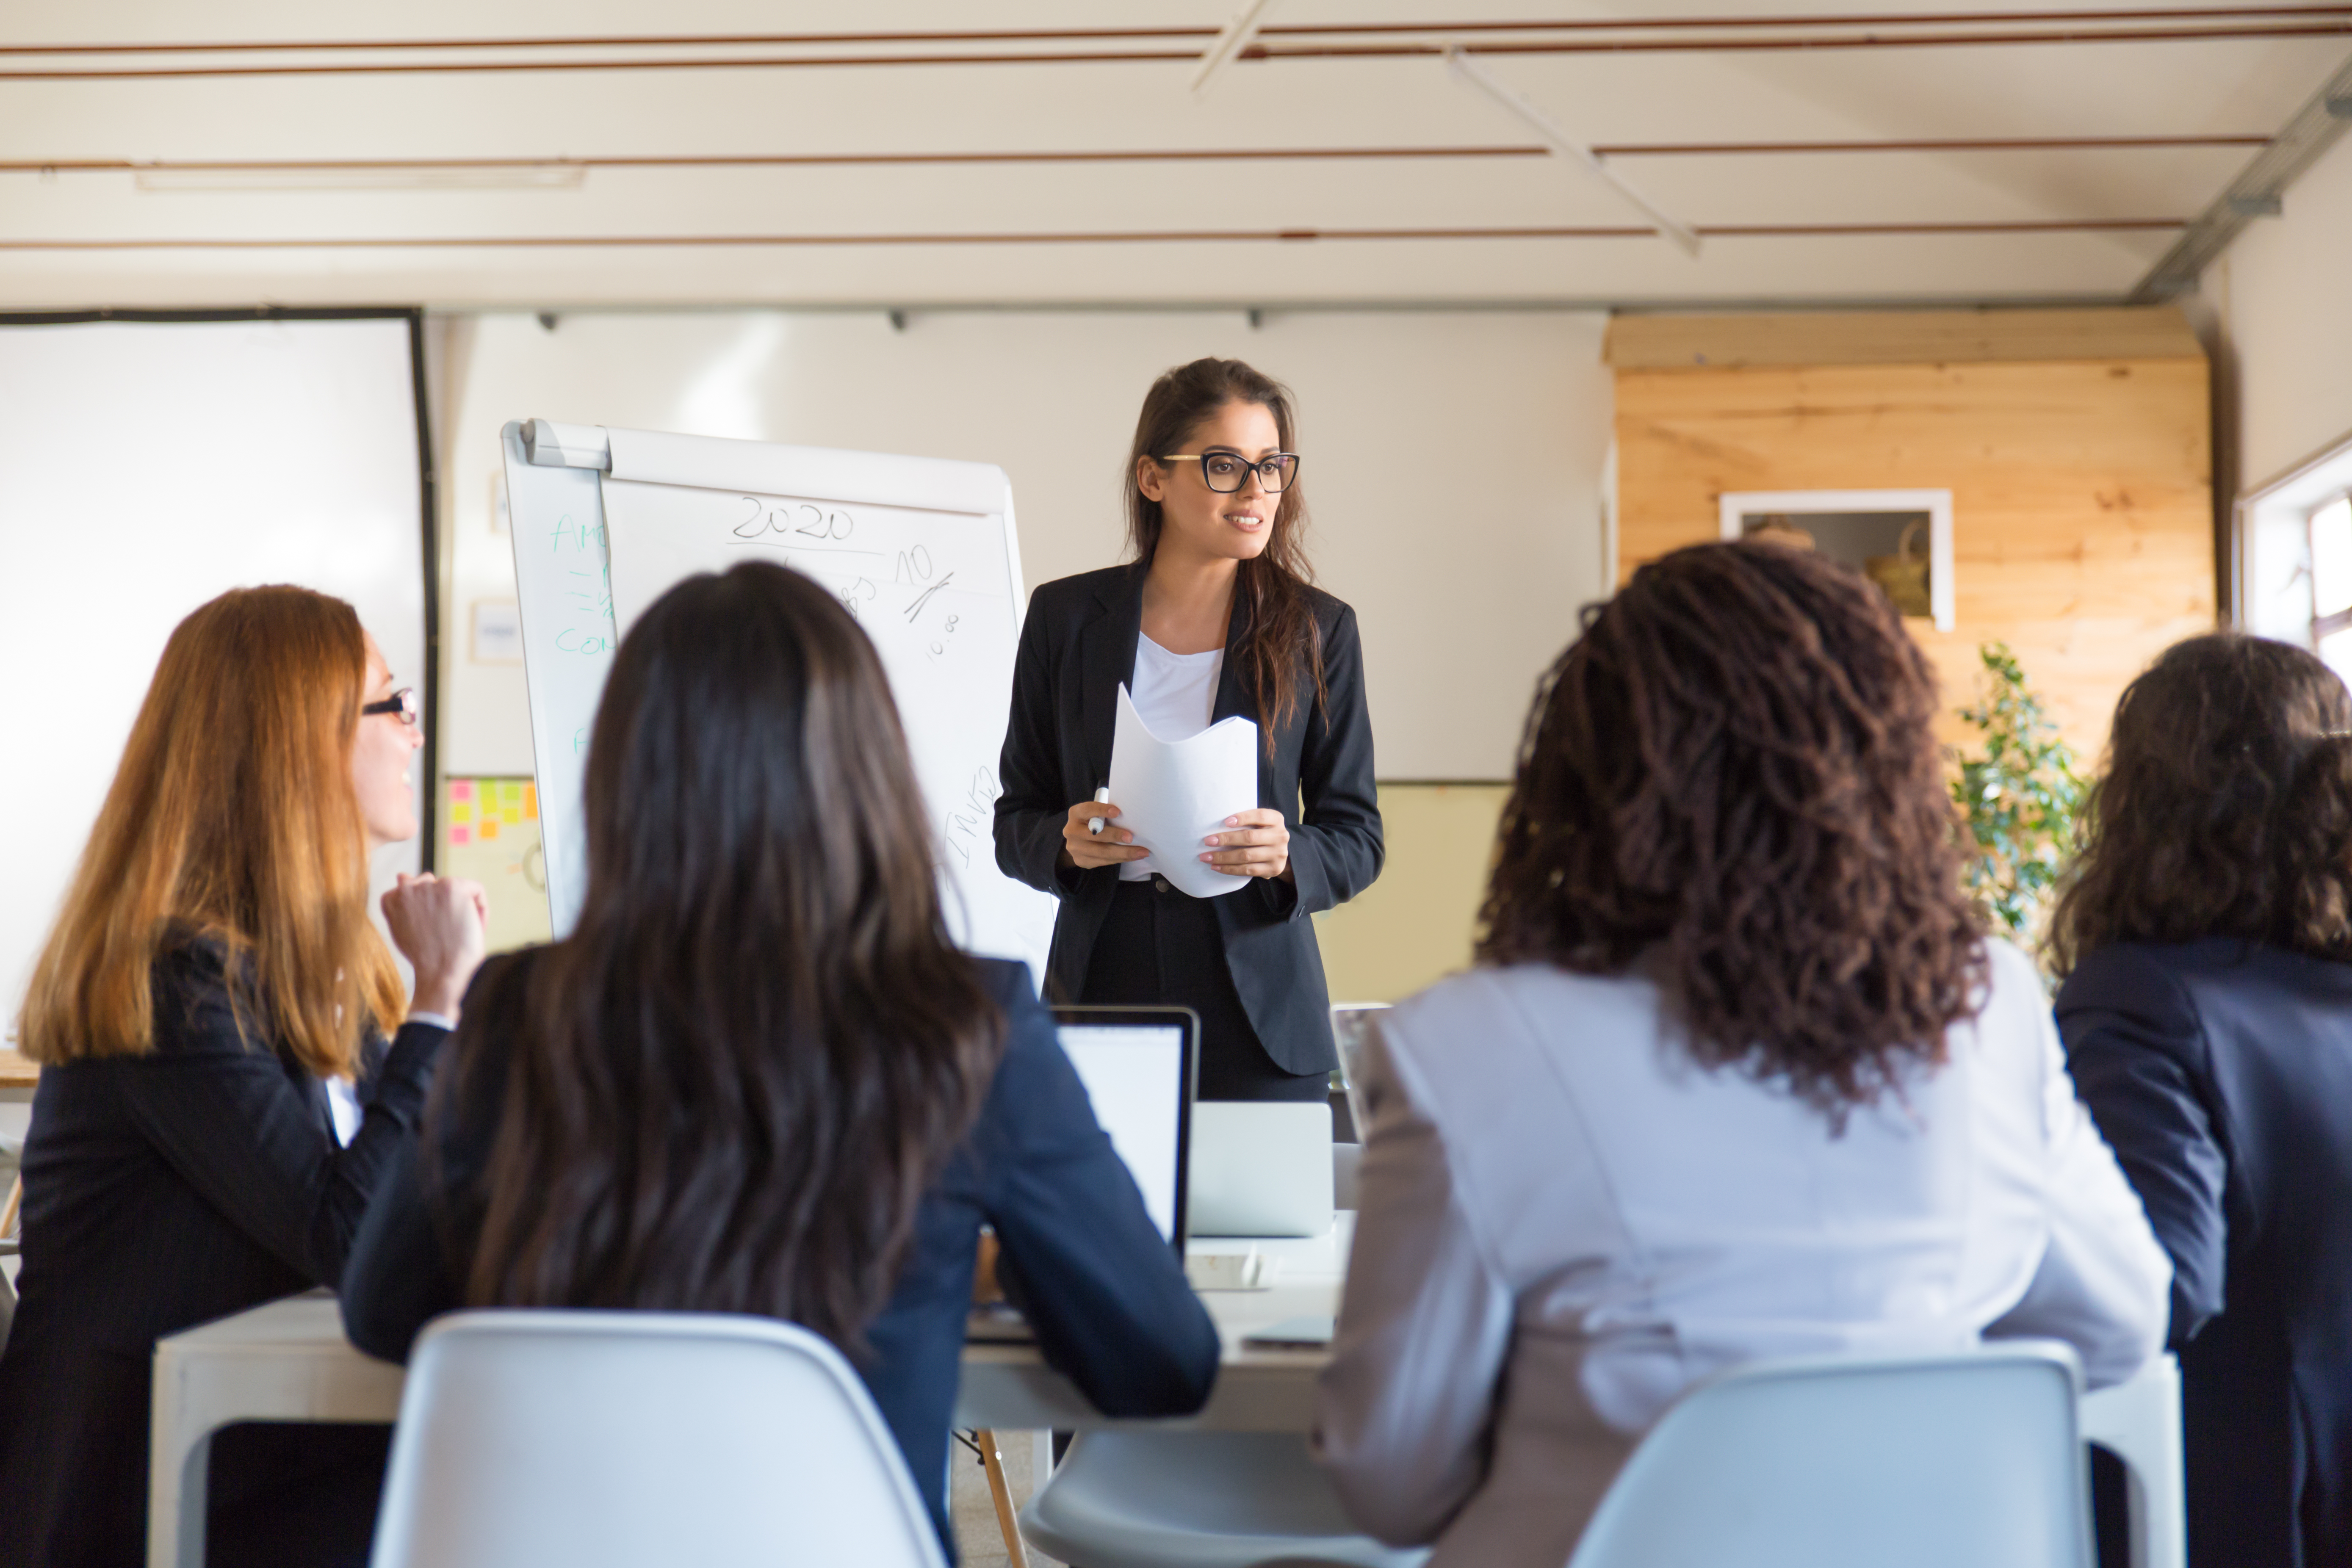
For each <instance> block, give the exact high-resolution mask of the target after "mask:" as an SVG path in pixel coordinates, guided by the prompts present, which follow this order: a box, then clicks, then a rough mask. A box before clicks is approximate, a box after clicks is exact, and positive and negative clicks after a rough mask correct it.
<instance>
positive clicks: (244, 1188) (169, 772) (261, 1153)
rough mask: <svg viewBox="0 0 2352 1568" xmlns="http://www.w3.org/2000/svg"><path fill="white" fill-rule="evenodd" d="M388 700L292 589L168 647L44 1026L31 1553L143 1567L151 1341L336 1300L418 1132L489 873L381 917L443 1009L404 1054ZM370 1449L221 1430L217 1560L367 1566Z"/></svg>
mask: <svg viewBox="0 0 2352 1568" xmlns="http://www.w3.org/2000/svg"><path fill="white" fill-rule="evenodd" d="M391 685H392V677H391V675H390V672H389V671H387V670H385V669H384V668H383V658H382V656H381V655H380V654H377V653H376V652H375V651H374V649H373V645H372V644H371V643H369V642H368V641H367V639H366V637H365V634H364V633H363V632H362V629H361V626H360V624H359V620H358V618H357V616H354V615H353V614H352V609H351V606H350V605H345V604H343V603H341V601H340V600H334V599H329V598H326V597H324V596H323V595H317V594H311V593H308V592H306V591H304V590H301V589H296V588H267V589H254V590H243V591H239V592H237V593H233V594H230V595H225V596H224V597H222V598H220V599H217V600H215V601H214V602H213V603H211V604H209V605H205V606H204V607H203V608H201V609H199V610H197V611H196V612H195V613H194V614H193V615H192V616H189V617H188V619H187V621H186V622H184V624H183V625H182V626H180V628H179V629H178V630H177V631H175V632H174V633H173V637H172V639H171V642H170V644H169V645H168V646H167V647H166V649H165V651H164V654H163V661H162V663H161V666H160V667H159V668H158V669H157V671H156V675H155V679H154V682H153V685H152V688H151V689H150V691H149V693H148V697H147V700H146V703H145V705H144V706H143V707H142V711H141V715H140V718H139V721H138V722H137V724H136V726H135V727H134V729H133V731H132V735H131V742H130V745H129V746H128V748H127V749H126V750H125V752H124V754H123V758H122V762H121V766H120V769H119V771H118V773H117V774H116V778H115V782H114V784H113V786H112V788H111V789H110V791H109V793H108V796H107V800H106V803H105V805H104V807H103V808H102V810H101V811H100V816H99V820H98V824H97V826H96V827H95V828H94V830H93V831H92V834H91V837H90V843H89V849H88V851H87V852H86V854H85V856H84V858H83V861H82V866H81V869H80V872H79V876H78V878H77V880H76V883H75V885H74V887H73V888H72V889H70V890H69V892H68V897H67V900H66V904H65V908H64V910H63V912H62V913H61V915H60V917H59V919H58V925H57V928H56V931H55V933H54V934H53V935H52V937H51V938H50V941H49V943H48V945H47V948H46V949H45V950H44V952H43V954H42V956H41V959H40V962H39V963H38V965H37V968H36V971H35V976H34V981H33V984H32V986H31V987H30V990H29V992H28V995H27V1000H26V1011H25V1019H24V1029H25V1034H24V1038H25V1046H26V1051H27V1053H28V1054H29V1055H31V1056H33V1057H34V1058H36V1059H37V1060H39V1061H40V1062H42V1064H43V1066H42V1071H41V1079H40V1087H39V1089H37V1091H36V1094H35V1097H34V1109H33V1123H32V1133H31V1137H30V1138H29V1140H28V1141H27V1143H26V1150H25V1161H24V1178H25V1205H24V1214H23V1237H22V1239H23V1269H22V1272H21V1274H20V1275H19V1277H18V1279H17V1288H18V1290H19V1292H20V1294H21V1302H20V1305H19V1307H18V1310H17V1313H16V1323H15V1326H14V1329H13V1331H11V1333H10V1335H9V1339H8V1344H7V1350H6V1353H5V1355H0V1557H5V1560H6V1561H8V1562H11V1563H37V1564H40V1565H42V1568H68V1565H71V1568H85V1565H87V1568H132V1565H134V1564H137V1563H143V1562H144V1561H145V1560H146V1518H147V1507H146V1503H147V1479H148V1478H147V1458H148V1432H149V1415H150V1408H151V1399H150V1383H151V1368H152V1364H153V1359H154V1353H155V1342H156V1341H157V1340H158V1339H159V1338H161V1337H163V1336H164V1335H166V1334H172V1333H176V1332H178V1331H181V1330H183V1329H187V1328H193V1327H194V1326H195V1325H196V1324H198V1323H203V1322H207V1321H211V1320H213V1319H215V1318H220V1317H226V1316H227V1315H228V1314H230V1313H233V1312H237V1311H242V1310H245V1309H247V1308H249V1307H254V1306H258V1305H259V1304H261V1303H262V1302H265V1301H269V1300H276V1299H277V1298H278V1297H281V1296H288V1295H292V1294H294V1293H295V1292H297V1291H300V1290H304V1289H310V1288H311V1287H314V1286H318V1285H331V1284H333V1283H334V1282H335V1281H336V1280H337V1279H340V1278H341V1274H342V1269H343V1263H344V1259H345V1257H346V1255H347V1253H348V1250H349V1248H350V1247H351V1243H352V1237H353V1236H354V1234H355V1233H356V1232H357V1231H358V1229H359V1225H360V1220H361V1217H362V1214H363V1213H364V1212H365V1209H366V1205H367V1202H368V1199H369V1196H370V1194H371V1193H372V1192H373V1188H374V1186H375V1184H376V1181H377V1179H378V1178H379V1176H380V1175H381V1173H383V1170H384V1168H385V1165H386V1163H387V1162H388V1161H389V1160H390V1159H391V1158H392V1155H393V1153H394V1151H395V1150H396V1149H398V1148H400V1147H401V1146H402V1145H403V1143H404V1142H405V1141H406V1140H407V1139H408V1138H410V1137H411V1136H412V1135H413V1134H414V1132H415V1128H416V1126H417V1123H418V1121H419V1119H420V1117H421V1115H422V1112H423V1110H424V1103H425V1081H426V1075H427V1072H428V1070H429V1069H430V1068H431V1066H432V1063H433V1060H434V1058H435V1055H436V1052H437V1051H438V1050H439V1048H440V1047H441V1042H442V1040H443V1038H444V1037H445V1036H446V1034H447V1033H448V1019H447V1017H446V1016H436V1013H435V1010H436V1009H437V1014H438V1015H448V1014H454V1013H455V1012H456V1011H457V998H458V995H459V994H460V993H461V991H462V990H463V987H464V985H465V984H466V980H467V976H469V975H470V973H471V972H472V966H473V963H474V961H475V960H476V959H478V956H479V954H480V951H481V935H480V920H479V916H478V910H477V909H476V907H475V905H474V903H473V900H474V898H475V897H476V896H477V895H478V889H473V888H472V887H471V884H458V883H442V882H436V881H432V880H429V879H424V880H416V881H413V882H411V884H410V885H409V886H406V887H404V888H403V889H400V890H398V891H397V892H395V893H394V894H391V895H388V896H387V899H386V911H387V914H388V915H389V916H390V917H391V920H392V925H393V930H394V936H395V937H396V938H397V939H398V940H399V941H400V942H401V944H402V946H403V947H404V950H405V951H407V952H408V953H409V954H410V956H411V959H412V960H413V961H414V962H415V965H416V969H417V973H418V994H417V1001H418V1005H419V1006H420V1007H422V1008H425V1009H426V1010H427V1011H425V1012H420V1013H412V1014H410V1015H409V1017H408V1020H407V1022H406V1023H404V1024H401V1025H400V1026H399V1028H398V1031H397V1033H396V1034H395V1035H394V1037H393V1038H392V1039H391V1040H390V1041H389V1042H387V1041H386V1040H385V1039H384V1038H383V1033H382V1030H381V1028H380V1027H379V1026H378V1024H377V1021H378V1020H379V1019H382V1020H384V1021H385V1022H386V1023H398V1021H399V1019H400V1016H401V1014H402V1012H403V1011H405V1010H406V999H405V998H404V996H403V995H402V994H401V990H400V983H399V977H398V973H397V972H396V971H395V970H394V967H393V964H392V960H391V956H390V954H389V953H387V952H384V950H383V943H382V942H381V941H380V940H379V939H378V938H377V936H376V935H375V932H374V931H373V928H372V927H371V926H370V925H369V923H368V920H367V915H366V896H367V851H368V848H369V847H370V845H371V844H372V843H373V844H383V843H389V842H392V841H394V840H396V839H398V838H402V837H408V836H409V835H411V834H414V833H415V814H414V810H413V806H412V804H411V795H410V793H409V790H408V786H407V785H406V784H404V782H403V774H404V773H405V772H406V770H407V767H408V764H409V760H410V758H411V757H412V756H413V754H414V752H415V749H416V746H417V744H418V742H419V739H420V737H419V734H418V731H417V730H416V729H415V726H414V725H413V724H411V723H409V722H407V716H408V714H409V712H410V711H412V710H407V709H406V708H405V707H404V705H403V704H401V703H397V702H394V700H393V699H392V698H390V697H387V696H386V695H385V693H386V692H388V691H389V690H390V688H391ZM367 700H379V701H383V702H394V705H393V706H392V707H391V708H389V709H385V710H382V711H377V712H367V711H364V710H363V703H365V702H366V701H367ZM233 782H234V783H235V784H237V785H238V786H239V787H235V788H233V787H232V783H233ZM163 868H168V871H165V870H164V869H163ZM159 873H161V874H159ZM110 931H111V932H113V933H117V935H118V940H119V933H120V932H122V931H132V932H152V935H150V936H149V937H148V938H147V940H146V941H145V942H138V941H133V942H127V943H121V945H120V946H117V945H116V944H115V943H114V942H109V941H108V940H107V933H109V932H110ZM306 944H307V945H306ZM303 952H308V954H309V955H310V963H307V964H306V963H304V962H303V960H302V957H301V954H302V953H303ZM134 964H135V967H134ZM344 1075H349V1078H350V1079H353V1080H355V1092H352V1093H351V1094H350V1095H348V1096H345V1094H344V1088H343V1082H342V1081H341V1079H343V1076H344ZM330 1085H332V1089H330ZM331 1093H332V1095H333V1096H335V1097H336V1098H339V1099H341V1102H342V1110H343V1116H342V1119H341V1127H340V1129H339V1126H338V1120H337V1116H336V1113H335V1110H334V1109H333V1106H332V1105H331ZM354 1112H356V1114H355V1115H354V1114H353V1113H354ZM354 1123H355V1124H354ZM371 1444H373V1450H374V1454H373V1465H374V1467H376V1468H380V1466H381V1450H382V1447H383V1445H382V1440H381V1437H380V1436H375V1437H373V1438H371V1436H369V1435H368V1434H366V1433H364V1432H344V1431H336V1432H325V1433H321V1432H320V1431H318V1430H316V1429H313V1430H311V1431H310V1432H307V1433H305V1434H304V1435H303V1436H301V1437H300V1439H299V1441H295V1442H291V1443H289V1442H288V1441H286V1440H285V1429H283V1428H272V1427H267V1426H243V1427H239V1428H236V1429H235V1430H233V1431H231V1432H229V1433H225V1434H223V1435H222V1436H221V1438H220V1439H219V1440H218V1441H217V1442H216V1443H215V1447H214V1452H213V1457H212V1470H211V1482H210V1485H209V1487H208V1491H209V1493H210V1495H211V1498H212V1500H213V1503H214V1505H215V1506H214V1508H213V1510H212V1519H211V1528H210V1529H209V1530H208V1531H207V1534H208V1540H209V1555H210V1559H211V1561H213V1562H214V1563H239V1562H266V1563H303V1562H317V1561H325V1560H328V1559H329V1558H331V1556H332V1554H333V1552H332V1548H333V1547H335V1546H336V1545H338V1544H340V1545H341V1546H344V1547H346V1548H354V1547H355V1548H356V1549H357V1550H359V1551H361V1552H363V1551H364V1548H365V1544H366V1541H367V1535H368V1530H369V1526H370V1522H371V1521H372V1520H373V1517H374V1510H375V1498H374V1481H375V1477H374V1476H373V1474H372V1473H371V1466H370V1456H369V1450H370V1447H371Z"/></svg>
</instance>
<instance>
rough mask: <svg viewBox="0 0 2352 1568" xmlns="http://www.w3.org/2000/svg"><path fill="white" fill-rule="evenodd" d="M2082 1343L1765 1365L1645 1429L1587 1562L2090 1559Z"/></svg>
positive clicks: (1916, 1567)
mask: <svg viewBox="0 0 2352 1568" xmlns="http://www.w3.org/2000/svg"><path fill="white" fill-rule="evenodd" d="M2081 1391H2082V1372H2081V1368H2080V1366H2079V1365H2078V1363H2076V1361H2075V1359H2074V1352H2073V1351H2072V1350H2071V1349H2069V1348H2068V1347H2066V1346H2064V1345H2057V1344H2046V1343H2041V1342H2022V1341H2012V1342H2006V1343H2002V1344H1998V1345H1988V1346H1986V1347H1985V1348H1984V1349H1982V1350H1978V1351H1969V1352H1960V1353H1958V1354H1954V1355H1938V1356H1904V1357H1861V1356H1822V1357H1806V1358H1802V1359H1792V1360H1787V1361H1776V1362H1759V1363H1753V1364H1751V1365H1748V1366H1746V1367H1741V1368H1738V1369H1737V1370H1735V1371H1732V1372H1729V1373H1724V1374H1723V1375H1722V1376H1719V1377H1717V1378H1714V1379H1712V1380H1710V1381H1708V1382H1706V1383H1704V1384H1700V1385H1699V1386H1698V1387H1696V1388H1695V1389H1693V1390H1692V1391H1691V1392H1690V1393H1689V1394H1685V1396H1684V1397H1683V1398H1682V1399H1681V1400H1680V1401H1678V1402H1677V1403H1676V1404H1675V1406H1674V1407H1673V1408H1672V1409H1670V1410H1668V1411H1667V1412H1666V1414H1665V1415H1664V1417H1663V1418H1662V1419H1661V1420H1660V1421H1659V1422H1658V1424H1657V1426H1654V1427H1653V1428H1652V1429H1651V1431H1650V1433H1649V1435H1648V1436H1646V1437H1644V1438H1643V1440H1642V1443H1641V1446H1640V1447H1638V1448H1636V1449H1635V1450H1634V1452H1633V1458H1631V1459H1629V1460H1627V1461H1626V1464H1625V1468H1624V1469H1623V1470H1622V1472H1620V1474H1619V1475H1618V1477H1617V1480H1616V1483H1615V1484H1614V1485H1613V1486H1612V1488H1611V1489H1610V1491H1609V1495H1608V1496H1607V1497H1606V1498H1605V1499H1603V1500H1602V1501H1601V1508H1600V1510H1599V1511H1598V1512H1596V1513H1595V1514H1594V1515H1593V1518H1592V1522H1591V1525H1589V1526H1588V1527H1587V1528H1586V1530H1585V1532H1584V1536H1583V1539H1582V1540H1581V1541H1580V1542H1579V1543H1578V1545H1577V1549H1576V1554H1575V1555H1574V1556H1573V1557H1572V1558H1570V1561H1569V1568H1635V1565H1636V1564H1638V1565H1640V1568H1658V1565H1662V1564H1669V1563H1671V1564H1673V1565H1674V1568H1733V1565H1736V1568H1863V1565H1865V1564H1867V1565H1870V1568H1878V1565H1881V1564H1885V1563H1902V1564H1904V1565H1905V1568H2088V1565H2089V1563H2091V1561H2092V1556H2091V1524H2090V1481H2089V1470H2088V1459H2087V1458H2086V1455H2085V1452H2084V1447H2083V1445H2082V1441H2081V1439H2080V1438H2079V1437H2078V1436H2077V1435H2076V1430H2075V1404H2076V1401H2077V1400H2078V1399H2079V1398H2080V1396H2081Z"/></svg>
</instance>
